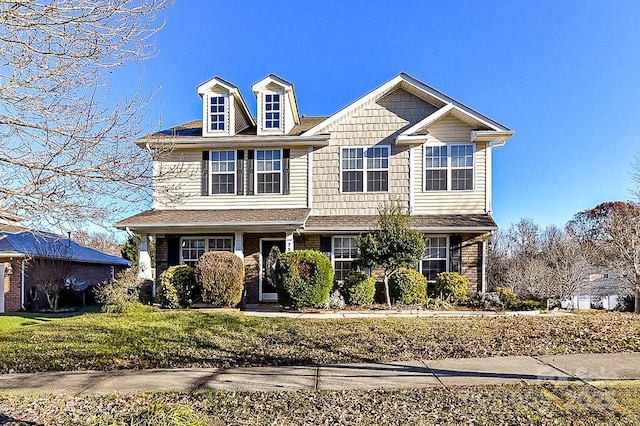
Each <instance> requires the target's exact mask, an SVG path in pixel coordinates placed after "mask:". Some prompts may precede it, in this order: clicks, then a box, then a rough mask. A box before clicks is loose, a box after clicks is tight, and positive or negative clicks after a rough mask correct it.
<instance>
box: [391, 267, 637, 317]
mask: <svg viewBox="0 0 640 426" xmlns="http://www.w3.org/2000/svg"><path fill="white" fill-rule="evenodd" d="M384 295H385V297H386V298H387V305H388V306H389V308H391V297H390V296H389V276H388V275H387V272H386V271H385V273H384ZM636 300H638V299H636Z"/></svg>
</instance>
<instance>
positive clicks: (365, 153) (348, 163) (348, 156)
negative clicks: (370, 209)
mask: <svg viewBox="0 0 640 426" xmlns="http://www.w3.org/2000/svg"><path fill="white" fill-rule="evenodd" d="M390 152H391V148H390V147H389V146H386V145H384V146H375V147H371V148H342V151H341V153H342V162H341V166H342V172H341V177H342V192H387V191H389V155H390ZM365 160H366V161H365ZM365 176H366V179H367V181H366V186H365V183H364V179H365Z"/></svg>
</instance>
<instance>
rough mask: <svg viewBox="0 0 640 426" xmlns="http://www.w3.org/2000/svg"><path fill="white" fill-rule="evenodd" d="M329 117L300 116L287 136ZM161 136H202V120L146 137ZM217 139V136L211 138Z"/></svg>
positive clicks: (253, 130)
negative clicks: (298, 122)
mask: <svg viewBox="0 0 640 426" xmlns="http://www.w3.org/2000/svg"><path fill="white" fill-rule="evenodd" d="M326 119H327V117H300V124H296V125H295V126H294V127H293V129H291V131H290V132H289V134H288V135H287V136H300V135H301V134H302V133H304V132H306V131H307V130H309V129H311V128H312V127H314V126H316V125H317V124H320V123H321V122H323V121H324V120H326ZM256 134H257V130H256V126H249V127H247V128H246V129H244V130H242V131H241V132H238V133H236V135H235V136H238V137H239V136H255V135H256ZM159 137H166V138H172V137H193V138H200V137H202V120H194V121H190V122H188V123H184V124H180V125H178V126H174V127H170V128H168V129H165V130H161V131H159V132H157V133H153V134H151V135H149V136H146V138H159ZM211 139H212V140H215V138H211Z"/></svg>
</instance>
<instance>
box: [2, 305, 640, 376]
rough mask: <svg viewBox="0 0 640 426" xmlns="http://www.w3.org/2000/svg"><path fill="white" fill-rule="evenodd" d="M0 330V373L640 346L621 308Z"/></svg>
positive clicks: (175, 316)
mask: <svg viewBox="0 0 640 426" xmlns="http://www.w3.org/2000/svg"><path fill="white" fill-rule="evenodd" d="M26 324H29V325H26ZM0 330H4V331H0V373H7V372H36V371H60V370H113V369H145V368H177V367H218V368H229V367H236V366H262V365H310V364H326V363H348V362H385V361H402V360H412V359H427V360H429V359H441V358H448V357H459V358H463V357H488V356H504V355H544V354H569V353H588V352H625V351H626V352H628V351H640V316H634V315H631V314H616V313H602V314H599V315H576V316H566V317H565V316H563V317H560V316H557V317H550V316H534V317H481V318H433V317H431V318H389V319H387V318H361V319H344V320H323V319H319V320H311V319H308V320H307V319H305V320H296V319H290V318H258V317H247V316H244V315H242V314H239V313H203V312H195V311H157V312H145V313H132V314H100V313H90V314H84V315H77V316H72V317H66V318H57V319H55V320H49V321H46V320H45V318H44V317H33V318H31V317H30V318H26V317H19V319H16V317H11V316H2V317H0Z"/></svg>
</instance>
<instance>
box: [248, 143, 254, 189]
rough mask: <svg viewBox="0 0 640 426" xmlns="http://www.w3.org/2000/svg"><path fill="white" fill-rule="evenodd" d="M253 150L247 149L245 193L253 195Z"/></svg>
mask: <svg viewBox="0 0 640 426" xmlns="http://www.w3.org/2000/svg"><path fill="white" fill-rule="evenodd" d="M254 154H255V151H254V150H253V149H250V150H249V151H247V195H253V157H254Z"/></svg>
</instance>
